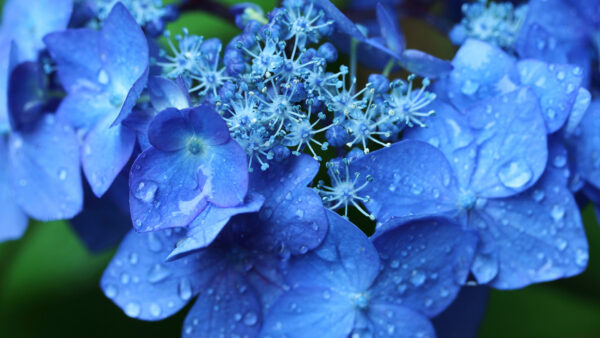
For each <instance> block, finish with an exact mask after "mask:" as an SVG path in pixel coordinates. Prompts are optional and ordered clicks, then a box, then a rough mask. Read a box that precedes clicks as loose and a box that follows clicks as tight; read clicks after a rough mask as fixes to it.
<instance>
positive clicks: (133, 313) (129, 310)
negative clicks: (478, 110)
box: [125, 302, 142, 318]
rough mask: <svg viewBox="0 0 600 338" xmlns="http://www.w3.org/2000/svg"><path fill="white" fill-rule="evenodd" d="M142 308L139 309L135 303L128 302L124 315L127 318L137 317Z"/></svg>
mask: <svg viewBox="0 0 600 338" xmlns="http://www.w3.org/2000/svg"><path fill="white" fill-rule="evenodd" d="M141 310H142V308H141V307H140V304H138V303H135V302H130V303H127V305H125V313H126V314H127V315H128V316H129V317H134V318H135V317H137V316H139V315H140V312H141Z"/></svg>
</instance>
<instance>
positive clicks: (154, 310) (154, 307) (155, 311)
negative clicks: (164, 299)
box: [150, 303, 162, 317]
mask: <svg viewBox="0 0 600 338" xmlns="http://www.w3.org/2000/svg"><path fill="white" fill-rule="evenodd" d="M161 312H162V309H161V308H160V305H158V304H156V303H152V304H150V314H151V315H153V316H154V317H159V316H160V314H161Z"/></svg>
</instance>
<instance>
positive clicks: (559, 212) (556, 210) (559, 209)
mask: <svg viewBox="0 0 600 338" xmlns="http://www.w3.org/2000/svg"><path fill="white" fill-rule="evenodd" d="M564 215H565V208H564V207H563V206H561V205H558V204H555V205H554V206H553V207H552V210H551V211H550V216H551V217H552V219H553V220H554V221H555V222H559V221H560V220H562V219H563V216H564Z"/></svg>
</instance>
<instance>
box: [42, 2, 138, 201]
mask: <svg viewBox="0 0 600 338" xmlns="http://www.w3.org/2000/svg"><path fill="white" fill-rule="evenodd" d="M44 42H45V43H46V45H47V46H48V50H49V51H50V54H51V55H52V58H53V59H54V60H55V61H56V63H57V68H58V75H59V77H60V81H61V83H62V85H63V87H64V88H65V90H66V92H67V96H66V97H65V98H64V100H62V102H61V104H60V106H59V108H58V111H57V115H58V118H59V119H61V120H63V121H67V122H68V123H69V124H71V125H72V126H73V127H74V128H76V129H78V130H79V131H80V132H81V133H82V134H83V135H84V138H83V142H82V145H81V155H82V156H81V161H82V165H83V171H84V173H85V176H86V178H87V180H88V182H89V184H90V186H91V187H92V191H93V192H94V194H96V196H102V195H103V194H104V193H105V192H106V190H108V188H109V187H110V185H111V183H112V181H113V180H114V178H115V177H116V176H117V174H118V173H119V172H120V171H121V169H122V168H123V166H124V165H125V164H126V163H127V161H128V160H129V157H130V156H131V153H132V151H133V147H134V145H135V133H134V131H133V130H131V129H129V128H127V127H125V126H123V125H122V124H121V122H122V121H123V120H124V119H125V118H126V117H127V116H129V115H130V113H131V110H132V108H133V106H134V105H135V103H136V100H137V98H138V96H139V95H140V93H141V91H142V89H143V88H144V86H145V85H146V81H147V78H148V44H147V41H146V37H145V36H144V34H143V32H142V30H141V29H140V27H139V25H138V24H137V23H136V21H135V20H134V18H133V17H132V16H131V15H130V14H129V12H128V11H127V9H126V8H125V7H124V6H123V5H122V4H121V3H117V4H116V5H115V6H114V7H113V8H112V10H111V13H110V14H109V15H108V17H107V18H106V20H105V21H104V23H103V26H102V29H100V31H95V30H92V29H89V28H79V29H69V30H66V31H63V32H55V33H51V34H49V35H47V36H46V37H45V38H44Z"/></svg>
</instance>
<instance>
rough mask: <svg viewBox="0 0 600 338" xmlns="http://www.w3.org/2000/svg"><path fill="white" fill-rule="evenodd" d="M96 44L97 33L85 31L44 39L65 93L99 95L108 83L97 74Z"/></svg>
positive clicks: (100, 65) (99, 72) (98, 35)
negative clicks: (95, 93)
mask: <svg viewBox="0 0 600 338" xmlns="http://www.w3.org/2000/svg"><path fill="white" fill-rule="evenodd" d="M99 40H100V33H99V32H98V31H95V30H92V29H89V28H81V29H69V30H66V31H62V32H54V33H50V34H48V35H46V36H45V37H44V43H45V44H46V46H47V47H48V51H49V52H50V55H51V56H52V58H53V59H54V61H56V63H57V71H58V76H59V78H60V81H61V83H62V85H63V86H64V88H65V90H66V91H67V93H73V92H76V91H79V90H81V89H89V90H92V91H100V90H102V89H103V88H104V87H105V86H106V85H107V84H108V82H107V81H108V79H106V81H105V79H103V78H102V77H103V76H105V75H106V74H105V73H104V74H103V73H102V72H101V71H102V62H101V60H100V55H99V53H98V43H99ZM106 76H107V75H106ZM90 103H92V101H90Z"/></svg>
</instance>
